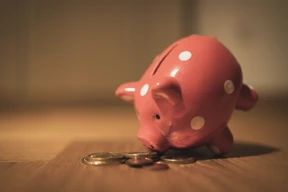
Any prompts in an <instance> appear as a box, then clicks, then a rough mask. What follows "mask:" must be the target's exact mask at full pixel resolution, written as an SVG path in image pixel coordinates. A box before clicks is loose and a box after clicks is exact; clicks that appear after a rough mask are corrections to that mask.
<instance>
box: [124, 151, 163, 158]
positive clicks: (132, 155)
mask: <svg viewBox="0 0 288 192" xmlns="http://www.w3.org/2000/svg"><path fill="white" fill-rule="evenodd" d="M124 156H125V157H126V158H128V159H130V158H152V159H153V158H157V157H158V153H156V152H128V153H124Z"/></svg>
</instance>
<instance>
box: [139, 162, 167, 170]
mask: <svg viewBox="0 0 288 192" xmlns="http://www.w3.org/2000/svg"><path fill="white" fill-rule="evenodd" d="M145 169H147V170H149V171H163V170H167V169H169V166H168V165H167V164H166V163H163V162H155V163H154V164H153V165H151V166H147V167H145Z"/></svg>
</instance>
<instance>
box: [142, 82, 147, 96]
mask: <svg viewBox="0 0 288 192" xmlns="http://www.w3.org/2000/svg"><path fill="white" fill-rule="evenodd" d="M148 89H149V85H148V84H145V85H143V87H142V88H141V90H140V95H141V96H144V95H146V93H147V92H148Z"/></svg>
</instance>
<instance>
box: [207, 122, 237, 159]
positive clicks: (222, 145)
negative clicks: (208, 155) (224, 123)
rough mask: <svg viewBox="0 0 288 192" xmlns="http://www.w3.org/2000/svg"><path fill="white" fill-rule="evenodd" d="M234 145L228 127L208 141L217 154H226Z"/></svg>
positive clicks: (210, 147)
mask: <svg viewBox="0 0 288 192" xmlns="http://www.w3.org/2000/svg"><path fill="white" fill-rule="evenodd" d="M232 145H233V136H232V134H231V132H230V130H229V128H228V127H226V128H225V129H224V130H223V131H222V132H220V133H219V134H218V135H216V136H214V137H213V138H212V140H210V142H209V143H208V145H207V146H208V147H209V149H210V150H211V151H212V152H213V153H214V154H215V155H224V154H226V153H228V152H230V151H231V149H232Z"/></svg>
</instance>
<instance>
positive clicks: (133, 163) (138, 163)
mask: <svg viewBox="0 0 288 192" xmlns="http://www.w3.org/2000/svg"><path fill="white" fill-rule="evenodd" d="M125 163H126V164H127V165H129V166H130V167H143V166H147V165H152V164H153V163H154V161H153V160H152V159H150V158H132V159H128V160H126V162H125Z"/></svg>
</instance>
